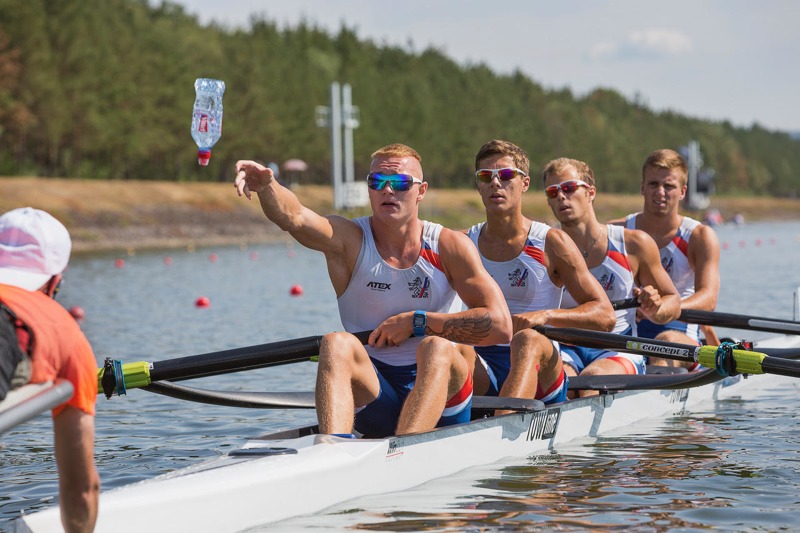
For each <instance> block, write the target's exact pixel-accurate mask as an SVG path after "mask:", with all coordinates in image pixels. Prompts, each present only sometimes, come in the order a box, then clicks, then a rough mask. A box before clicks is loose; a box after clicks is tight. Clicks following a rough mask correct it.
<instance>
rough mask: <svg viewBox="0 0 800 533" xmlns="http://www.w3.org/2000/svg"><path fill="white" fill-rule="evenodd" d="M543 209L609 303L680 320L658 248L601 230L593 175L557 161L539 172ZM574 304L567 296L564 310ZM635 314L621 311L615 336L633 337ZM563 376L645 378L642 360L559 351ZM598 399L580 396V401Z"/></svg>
mask: <svg viewBox="0 0 800 533" xmlns="http://www.w3.org/2000/svg"><path fill="white" fill-rule="evenodd" d="M542 179H543V180H544V186H545V187H544V191H545V194H546V196H547V203H548V205H549V206H550V209H551V210H552V211H553V214H554V215H555V216H556V218H557V219H558V221H559V222H560V223H561V229H563V230H564V231H565V232H566V233H567V235H569V236H570V237H571V238H572V240H573V241H575V244H577V245H578V249H579V250H581V254H582V255H583V258H584V261H585V262H586V265H587V266H588V267H589V269H590V272H591V273H592V275H593V276H594V277H595V278H596V279H597V280H598V281H599V282H600V285H601V286H602V287H603V289H604V290H605V293H606V295H607V297H608V299H609V300H610V301H618V300H626V299H628V298H632V297H635V298H636V299H637V300H638V302H639V307H638V312H639V313H641V315H642V316H645V317H648V318H649V319H650V320H652V321H653V322H655V323H659V324H664V323H667V322H669V321H670V320H674V319H675V318H677V317H678V315H679V314H680V310H681V309H680V307H681V301H680V297H679V296H678V291H677V290H676V289H675V287H674V285H673V284H672V280H670V278H669V275H668V274H667V272H666V271H665V270H664V269H663V268H662V267H661V261H660V258H659V255H658V248H657V247H656V244H655V242H653V239H652V238H650V236H649V235H647V234H646V233H644V232H643V231H638V230H633V229H625V228H623V227H620V226H614V225H611V224H608V225H606V224H601V223H600V222H598V220H597V215H596V214H595V211H594V200H595V198H596V195H597V188H596V187H595V179H594V172H593V171H592V169H591V168H589V165H587V164H586V163H584V162H583V161H578V160H576V159H567V158H564V157H562V158H559V159H554V160H552V161H550V162H549V163H547V164H546V165H545V167H544V169H543V170H542ZM576 304H577V302H576V300H575V299H574V298H573V297H572V294H571V293H570V292H565V293H564V297H563V300H562V303H561V306H562V307H565V308H570V307H574V306H575V305H576ZM636 312H637V311H636V309H633V308H631V309H619V310H617V312H616V315H617V321H616V325H615V327H614V333H619V334H622V335H636V320H635V315H636ZM561 357H562V359H563V361H564V363H565V367H566V369H567V373H568V374H569V375H570V376H574V375H578V374H580V375H593V376H596V375H604V374H644V372H645V360H644V357H643V356H641V355H638V354H629V353H620V352H615V351H609V350H602V349H596V348H584V347H579V346H569V345H565V344H562V345H561ZM592 394H597V392H596V391H581V395H582V396H588V395H592Z"/></svg>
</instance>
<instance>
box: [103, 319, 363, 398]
mask: <svg viewBox="0 0 800 533" xmlns="http://www.w3.org/2000/svg"><path fill="white" fill-rule="evenodd" d="M370 333H372V332H371V331H361V332H358V333H354V335H355V336H356V337H358V340H360V341H361V342H363V343H366V342H367V340H368V339H369V335H370ZM320 341H322V335H315V336H313V337H303V338H301V339H293V340H287V341H279V342H271V343H268V344H260V345H258V346H248V347H245V348H234V349H232V350H223V351H220V352H210V353H205V354H200V355H189V356H186V357H178V358H175V359H166V360H164V361H154V362H152V363H148V362H147V361H139V362H135V363H124V364H123V363H120V362H119V361H111V360H109V359H107V360H106V364H105V366H104V367H103V368H99V369H98V372H97V380H98V391H99V392H104V393H105V394H106V397H107V398H110V397H111V395H112V394H113V393H114V392H116V393H117V394H125V392H126V391H127V389H133V388H138V387H147V386H148V385H150V384H151V383H153V382H154V381H180V380H184V379H192V378H199V377H206V376H216V375H219V374H228V373H231V372H240V371H242V370H253V369H256V368H264V367H268V366H275V365H282V364H286V363H295V362H299V361H308V360H309V359H310V358H311V357H314V356H315V355H318V354H319V344H320Z"/></svg>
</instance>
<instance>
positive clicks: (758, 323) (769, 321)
mask: <svg viewBox="0 0 800 533" xmlns="http://www.w3.org/2000/svg"><path fill="white" fill-rule="evenodd" d="M680 320H682V321H684V322H689V323H691V324H706V325H709V326H719V327H723V328H733V329H750V330H755V331H768V332H771V333H786V334H789V335H800V322H792V321H791V320H780V319H778V318H764V317H758V316H747V315H734V314H731V313H718V312H716V311H700V310H697V309H684V310H683V311H681V316H680Z"/></svg>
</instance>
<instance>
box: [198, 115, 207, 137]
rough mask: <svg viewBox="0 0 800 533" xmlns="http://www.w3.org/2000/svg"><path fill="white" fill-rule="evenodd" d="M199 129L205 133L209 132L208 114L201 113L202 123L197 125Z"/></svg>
mask: <svg viewBox="0 0 800 533" xmlns="http://www.w3.org/2000/svg"><path fill="white" fill-rule="evenodd" d="M197 131H201V132H203V133H207V132H208V115H200V123H199V124H198V125H197Z"/></svg>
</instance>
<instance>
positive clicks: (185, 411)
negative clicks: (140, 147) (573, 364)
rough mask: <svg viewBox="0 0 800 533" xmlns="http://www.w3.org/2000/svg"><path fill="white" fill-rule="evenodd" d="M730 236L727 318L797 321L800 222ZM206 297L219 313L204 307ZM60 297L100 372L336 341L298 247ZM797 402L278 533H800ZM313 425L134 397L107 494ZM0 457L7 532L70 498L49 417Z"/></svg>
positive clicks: (286, 416) (721, 414)
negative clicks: (315, 338) (259, 347)
mask: <svg viewBox="0 0 800 533" xmlns="http://www.w3.org/2000/svg"><path fill="white" fill-rule="evenodd" d="M717 232H718V235H719V238H720V243H721V244H722V248H723V249H722V254H721V255H722V258H721V267H720V269H721V276H722V290H721V294H720V299H719V305H718V310H719V311H723V312H729V313H740V314H750V315H758V316H766V317H774V318H783V319H791V318H792V317H793V308H792V293H793V291H794V290H795V288H796V287H798V286H800V269H798V265H800V223H781V224H775V223H759V224H755V223H754V224H748V225H746V226H743V227H732V226H723V227H718V228H717ZM118 259H122V260H124V263H125V264H124V266H122V268H117V267H116V266H115V260H118ZM168 263H170V264H168ZM293 285H300V286H302V288H303V295H302V296H299V297H294V296H291V295H290V288H291V287H292V286H293ZM201 296H205V297H207V298H208V299H209V300H210V302H211V305H210V307H208V308H198V307H195V305H194V303H195V300H196V299H197V298H198V297H201ZM59 301H60V302H61V303H62V304H63V305H64V306H65V307H67V308H69V307H71V306H80V307H82V308H83V309H84V310H85V314H86V318H85V320H84V321H83V324H82V325H83V329H84V331H85V332H86V335H87V337H88V338H89V340H90V341H91V343H92V345H93V346H94V349H95V352H96V354H97V357H98V363H100V362H101V361H102V360H103V359H104V358H105V357H106V356H110V357H113V358H116V359H122V360H123V361H125V362H129V361H140V360H147V361H154V360H161V359H167V358H171V357H178V356H184V355H192V354H197V353H205V352H212V351H217V350H224V349H228V348H234V347H240V346H249V345H254V344H261V343H265V342H271V341H277V340H284V339H291V338H296V337H304V336H308V335H317V334H323V333H326V332H329V331H334V330H340V329H341V324H340V322H339V319H338V313H337V308H336V303H335V296H334V292H333V290H332V288H331V286H330V283H329V281H328V279H327V275H326V271H325V266H324V261H323V259H322V256H321V255H319V254H317V253H314V252H310V251H308V250H306V249H304V248H302V247H299V246H287V245H285V244H281V245H264V246H258V247H250V248H248V249H241V248H238V247H235V248H222V249H219V248H218V249H198V250H196V251H193V252H189V251H170V252H147V253H144V252H143V253H138V254H135V255H130V256H129V255H124V256H117V255H110V254H105V255H96V256H90V257H78V258H75V259H74V260H73V261H72V263H71V267H70V270H69V272H68V274H67V276H66V281H65V283H64V285H63V286H62V291H61V294H60V295H59ZM719 332H720V333H721V335H730V334H735V335H736V336H738V337H740V338H741V337H744V338H748V339H757V338H762V337H766V336H769V334H764V333H757V332H741V331H739V332H733V331H730V330H719ZM314 376H315V366H314V365H313V364H312V363H300V364H294V365H285V366H281V367H275V368H267V369H262V370H257V371H250V372H244V373H239V374H229V375H226V376H217V377H213V378H204V379H201V380H195V381H194V382H192V383H190V384H191V385H196V386H200V387H203V386H206V387H208V388H214V389H231V390H266V391H291V390H311V389H312V388H313V385H314ZM795 401H796V395H794V394H792V393H791V392H786V391H785V390H776V391H775V392H774V393H773V394H770V395H769V396H764V397H761V398H758V399H757V400H755V401H749V402H744V401H741V400H728V401H722V402H717V404H716V405H714V406H709V408H708V409H707V410H702V411H696V412H693V413H688V414H687V415H686V416H682V417H678V418H674V419H671V420H669V421H667V422H666V423H665V422H654V423H653V425H652V427H649V426H648V427H637V428H635V429H631V430H629V431H626V432H621V433H620V434H618V435H614V436H613V437H606V438H603V439H600V440H598V441H596V442H593V443H591V444H586V443H583V444H581V445H576V446H572V447H565V448H564V449H559V450H555V451H554V453H552V454H550V455H547V456H538V457H535V458H530V459H527V460H524V459H518V460H515V461H512V462H505V463H501V464H495V465H490V466H485V467H480V468H476V469H471V470H469V471H467V472H464V473H462V474H459V475H456V476H452V477H449V478H445V479H442V480H437V481H435V482H432V483H428V484H425V485H423V486H421V487H418V488H417V489H414V490H409V491H404V492H402V493H395V494H390V495H378V496H374V497H370V498H365V499H361V500H359V501H357V502H348V503H345V504H342V505H340V506H337V507H335V508H332V509H329V510H327V511H325V512H323V513H319V514H316V515H314V516H310V517H300V518H297V519H293V520H290V521H287V522H282V523H280V524H277V525H273V526H271V527H270V530H271V531H274V530H284V531H293V530H297V529H313V530H315V531H327V530H342V529H367V530H382V531H419V530H432V531H464V530H467V531H486V530H493V531H516V530H532V529H537V528H538V529H543V530H559V531H583V530H586V529H602V530H604V531H607V530H623V529H624V530H630V529H635V530H639V531H666V530H676V531H695V530H704V529H709V528H713V529H721V530H727V531H730V530H736V531H777V530H798V529H800V460H798V457H800V427H799V426H798V425H797V423H796V421H795V417H796V415H797V413H798V409H797V406H796V404H795V403H794V402H795ZM313 421H314V413H313V412H310V411H290V410H286V411H281V410H253V409H238V408H228V407H215V406H209V405H204V404H194V403H189V402H184V401H181V400H175V399H171V398H167V397H163V396H159V395H155V394H151V393H148V392H145V391H141V390H133V391H130V393H129V394H128V395H127V396H124V397H114V398H112V399H111V400H106V399H105V398H104V397H100V398H98V409H97V422H96V424H97V444H96V448H97V454H96V456H97V466H98V469H99V471H100V475H101V480H102V484H103V488H104V489H109V488H112V487H116V486H120V485H123V484H127V483H131V482H133V481H138V480H142V479H146V478H150V477H153V476H155V475H157V474H161V473H164V472H168V471H171V470H174V469H176V468H180V467H182V466H187V465H189V464H192V463H195V462H198V461H200V460H203V459H205V458H208V457H212V456H215V455H218V454H220V453H224V452H226V451H227V450H229V449H231V448H233V447H237V446H238V445H240V444H241V443H242V442H243V441H244V440H245V438H247V437H250V436H255V435H258V434H261V433H265V432H269V431H273V430H277V429H282V428H287V427H291V426H295V425H298V424H304V423H309V422H313ZM0 448H1V449H2V453H0V480H2V481H1V482H0V483H1V484H0V530H6V529H8V528H9V527H10V521H11V520H12V519H13V518H14V517H16V516H18V515H19V513H20V512H21V511H26V512H30V511H33V510H36V509H40V508H42V507H45V506H49V505H52V504H53V503H54V502H55V498H57V492H58V491H57V477H56V471H55V463H54V460H53V456H52V423H51V421H50V419H49V415H43V416H40V417H38V418H37V419H35V420H33V421H32V422H29V423H28V424H26V425H24V426H21V427H18V428H15V429H14V430H12V431H11V432H9V433H7V434H6V435H3V436H2V437H0ZM101 512H102V510H101Z"/></svg>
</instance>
